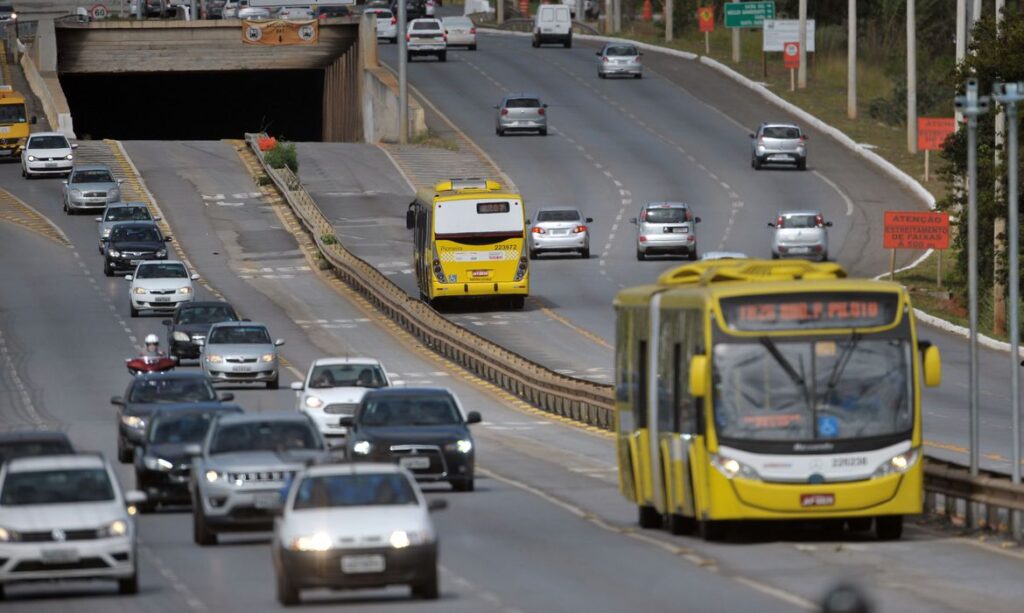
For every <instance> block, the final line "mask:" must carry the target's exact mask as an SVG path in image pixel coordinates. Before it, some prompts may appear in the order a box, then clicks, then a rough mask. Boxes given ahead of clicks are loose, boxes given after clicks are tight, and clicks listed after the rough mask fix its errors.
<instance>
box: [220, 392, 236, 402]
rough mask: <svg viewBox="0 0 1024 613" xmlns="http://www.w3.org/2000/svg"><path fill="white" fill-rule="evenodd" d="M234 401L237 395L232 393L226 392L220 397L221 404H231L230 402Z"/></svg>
mask: <svg viewBox="0 0 1024 613" xmlns="http://www.w3.org/2000/svg"><path fill="white" fill-rule="evenodd" d="M234 399H235V395H234V394H232V393H231V392H225V393H223V394H221V395H220V401H221V402H230V401H232V400H234Z"/></svg>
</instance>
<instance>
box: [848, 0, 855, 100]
mask: <svg viewBox="0 0 1024 613" xmlns="http://www.w3.org/2000/svg"><path fill="white" fill-rule="evenodd" d="M846 116H847V117H849V118H850V119H857V0H850V8H849V9H848V10H847V15H846Z"/></svg>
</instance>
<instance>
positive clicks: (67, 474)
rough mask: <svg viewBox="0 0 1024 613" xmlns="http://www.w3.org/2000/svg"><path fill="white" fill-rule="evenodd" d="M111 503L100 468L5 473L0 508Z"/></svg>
mask: <svg viewBox="0 0 1024 613" xmlns="http://www.w3.org/2000/svg"><path fill="white" fill-rule="evenodd" d="M112 500H114V488H113V486H112V485H111V483H110V477H109V476H108V475H107V471H106V470H104V469H102V468H76V469H59V470H33V471H25V472H20V471H19V472H11V473H7V478H6V479H4V491H3V495H2V497H0V504H2V505H4V506H12V507H13V506H22V505H31V504H67V503H73V502H106V501H112Z"/></svg>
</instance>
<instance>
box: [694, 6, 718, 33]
mask: <svg viewBox="0 0 1024 613" xmlns="http://www.w3.org/2000/svg"><path fill="white" fill-rule="evenodd" d="M697 23H698V24H699V25H700V31H701V32H714V31H715V7H713V6H702V7H700V8H699V9H697Z"/></svg>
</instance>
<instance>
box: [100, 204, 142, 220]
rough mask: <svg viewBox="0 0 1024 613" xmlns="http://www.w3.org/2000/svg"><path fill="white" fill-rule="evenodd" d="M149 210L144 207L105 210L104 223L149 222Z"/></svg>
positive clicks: (121, 207)
mask: <svg viewBox="0 0 1024 613" xmlns="http://www.w3.org/2000/svg"><path fill="white" fill-rule="evenodd" d="M150 219H151V217H150V216H149V209H147V208H146V207H144V206H117V207H114V208H110V209H107V217H106V219H105V221H149V220H150Z"/></svg>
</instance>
